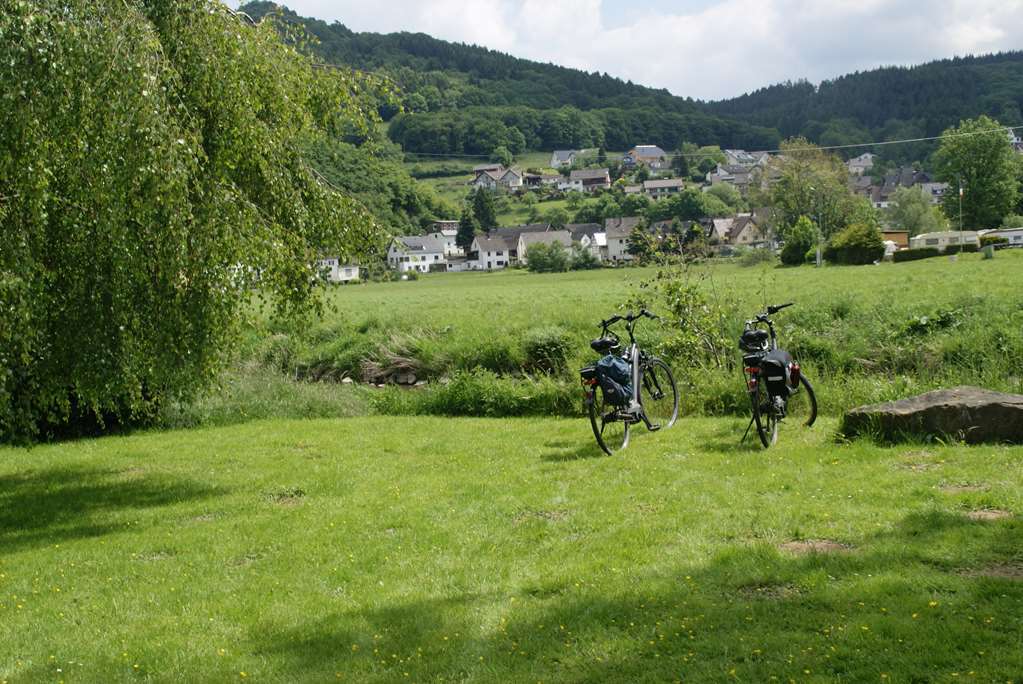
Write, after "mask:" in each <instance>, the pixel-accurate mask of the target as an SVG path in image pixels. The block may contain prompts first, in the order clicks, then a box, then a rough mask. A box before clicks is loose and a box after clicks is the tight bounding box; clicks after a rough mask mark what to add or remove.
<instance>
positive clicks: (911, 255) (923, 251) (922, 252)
mask: <svg viewBox="0 0 1023 684" xmlns="http://www.w3.org/2000/svg"><path fill="white" fill-rule="evenodd" d="M936 256H941V250H940V249H938V248H937V247H917V248H916V249H900V250H899V251H898V252H896V253H895V254H893V255H892V261H894V262H896V263H898V262H901V261H916V260H917V259H929V258H930V257H936Z"/></svg>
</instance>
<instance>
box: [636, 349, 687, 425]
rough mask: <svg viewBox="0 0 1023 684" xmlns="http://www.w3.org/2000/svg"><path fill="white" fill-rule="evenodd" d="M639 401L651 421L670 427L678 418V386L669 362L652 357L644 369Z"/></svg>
mask: <svg viewBox="0 0 1023 684" xmlns="http://www.w3.org/2000/svg"><path fill="white" fill-rule="evenodd" d="M639 403H640V404H641V405H642V406H643V411H644V412H645V413H646V417H647V418H648V419H649V420H650V422H651V423H653V424H655V425H657V426H659V427H660V428H662V429H663V428H670V427H671V426H672V425H674V424H675V421H676V420H677V419H678V387H676V386H675V378H674V377H673V376H672V374H671V369H670V368H668V364H666V363H665V362H664V361H661V360H660V359H658V358H653V359H650V360H649V361H648V362H647V365H646V367H645V368H644V369H643V381H642V382H641V383H640V387H639Z"/></svg>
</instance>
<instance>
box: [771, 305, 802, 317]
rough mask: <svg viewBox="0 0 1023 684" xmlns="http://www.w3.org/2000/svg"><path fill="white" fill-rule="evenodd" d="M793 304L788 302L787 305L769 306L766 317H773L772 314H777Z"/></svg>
mask: <svg viewBox="0 0 1023 684" xmlns="http://www.w3.org/2000/svg"><path fill="white" fill-rule="evenodd" d="M793 304H795V302H789V303H787V304H775V305H774V306H769V307H767V315H768V316H773V315H774V314H776V313H778V312H779V311H781V310H782V309H785V308H787V307H790V306H792V305H793Z"/></svg>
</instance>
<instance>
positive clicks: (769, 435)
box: [749, 382, 778, 449]
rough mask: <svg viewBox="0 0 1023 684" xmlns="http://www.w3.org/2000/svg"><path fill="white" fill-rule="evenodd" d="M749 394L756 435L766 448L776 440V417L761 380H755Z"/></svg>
mask: <svg viewBox="0 0 1023 684" xmlns="http://www.w3.org/2000/svg"><path fill="white" fill-rule="evenodd" d="M749 396H750V403H751V404H752V405H753V407H752V408H753V423H754V424H755V426H756V428H757V436H758V437H760V443H761V444H763V445H764V448H765V449H766V448H768V447H770V446H771V445H772V444H774V443H775V442H777V441H778V417H777V415H776V414H775V410H774V407H773V406H772V405H771V397H770V396H769V395H768V394H767V388H766V387H765V386H764V383H763V382H757V386H756V389H755V390H753V391H752V392H750V395H749Z"/></svg>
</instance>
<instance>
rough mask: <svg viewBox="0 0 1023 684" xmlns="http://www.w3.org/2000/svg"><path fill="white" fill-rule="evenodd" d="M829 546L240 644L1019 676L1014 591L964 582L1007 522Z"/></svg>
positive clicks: (925, 519) (329, 654)
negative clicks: (837, 548)
mask: <svg viewBox="0 0 1023 684" xmlns="http://www.w3.org/2000/svg"><path fill="white" fill-rule="evenodd" d="M845 541H848V542H851V543H852V544H853V547H852V548H850V549H849V550H848V551H845V552H839V553H809V554H807V555H793V554H790V553H786V552H781V551H779V550H778V549H776V548H775V547H774V546H771V545H768V544H749V545H737V546H735V547H732V548H729V549H726V550H724V551H722V552H721V553H719V554H717V556H715V557H714V558H712V559H711V560H710V561H709V562H707V563H705V564H693V565H686V564H684V563H682V564H670V563H669V564H667V565H655V566H650V567H646V568H644V567H637V568H634V569H633V570H632V571H631V576H632V577H633V579H632V581H625V582H622V583H614V584H610V585H608V584H606V583H605V584H603V585H602V588H600V589H598V588H596V587H586V586H585V583H584V584H583V585H582V586H580V584H579V580H586V579H587V578H579V577H576V576H575V574H573V576H572V577H568V576H566V577H564V578H562V579H561V580H560V583H561V584H562V585H563V590H558V591H553V592H546V593H544V594H542V595H536V594H533V593H530V592H528V591H519V592H518V593H515V592H514V590H513V591H511V592H510V593H511V595H506V594H501V595H482V596H481V595H472V594H455V595H453V596H450V597H447V598H439V599H425V600H418V601H408V602H405V603H400V604H398V605H391V606H386V607H383V608H380V607H370V608H361V609H360V608H356V609H352V610H349V611H341V612H338V613H335V614H333V615H330V616H328V617H326V618H322V619H319V620H315V621H311V622H310V623H307V624H305V625H299V626H297V627H294V628H286V629H283V630H275V631H273V632H272V633H271V632H269V631H263V632H261V633H259V634H255V635H253V636H254V639H255V640H256V641H257V642H258V643H260V644H261V646H260V647H259V649H258V651H259V652H261V653H262V652H267V653H270V654H272V655H273V656H274V657H275V659H279V660H280V665H281V666H282V667H284V668H285V669H286V671H287V672H288V673H289V676H291V677H293V678H295V679H296V680H315V679H317V678H321V677H324V676H327V675H328V672H333V671H339V672H342V673H344V674H346V675H347V676H348V677H349V678H356V679H359V680H361V681H393V680H402V679H404V678H406V677H407V678H410V680H411V681H439V680H444V681H447V680H453V679H455V680H459V681H467V680H471V681H537V680H544V681H569V682H583V681H587V682H589V681H622V682H625V681H628V682H645V681H650V682H654V681H658V682H659V681H674V680H677V679H682V680H684V681H685V680H691V681H734V680H736V679H734V678H737V680H738V681H768V680H770V679H771V678H773V677H777V678H779V679H780V680H782V681H786V680H788V679H790V678H795V679H799V680H803V679H806V678H807V675H808V674H809V675H810V677H811V678H813V677H817V678H824V679H843V680H847V681H869V680H873V681H883V680H885V679H887V681H921V682H923V681H938V680H946V679H949V678H950V677H951V675H952V673H953V672H962V673H966V672H975V675H976V680H977V681H981V680H983V681H991V680H1000V681H1005V680H1006V679H1015V677H1016V676H1018V673H1019V672H1020V671H1021V670H1023V651H1021V650H1020V648H1019V643H1020V642H1019V629H1020V622H1021V619H1020V617H1019V614H1020V612H1021V609H1023V582H1020V581H1012V580H1008V579H1000V578H993V577H984V576H976V575H970V574H968V573H967V572H965V571H966V570H967V569H969V568H976V567H978V566H979V567H982V566H984V565H985V564H989V563H994V562H1003V561H1006V560H1011V559H1013V558H1015V559H1016V560H1017V561H1019V560H1020V559H1019V549H1020V548H1021V546H1020V543H1021V541H1023V524H1021V523H1020V521H1015V520H1013V521H1000V522H997V523H977V522H974V521H970V520H968V519H966V518H965V517H964V516H961V515H957V514H953V513H946V512H930V513H914V514H910V515H908V516H906V517H905V518H904V519H903V520H902V521H901V522H900V523H899V524H897V525H896V526H895V527H894V528H893V529H890V530H885V531H883V532H879V533H878V534H876V535H872V536H867V537H865V538H861V539H857V540H845ZM542 562H543V560H542V559H538V563H542ZM552 581H554V580H553V578H552ZM555 583H557V582H555ZM406 673H408V674H406ZM882 674H884V675H885V677H881V675H882Z"/></svg>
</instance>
